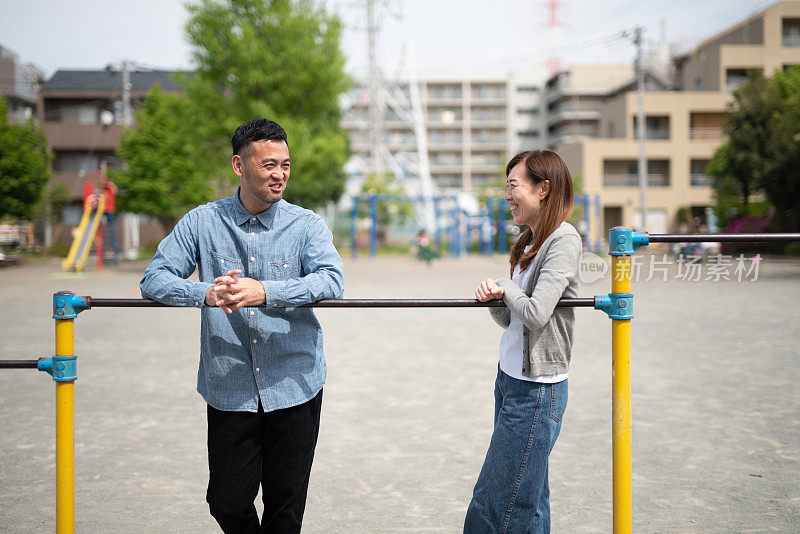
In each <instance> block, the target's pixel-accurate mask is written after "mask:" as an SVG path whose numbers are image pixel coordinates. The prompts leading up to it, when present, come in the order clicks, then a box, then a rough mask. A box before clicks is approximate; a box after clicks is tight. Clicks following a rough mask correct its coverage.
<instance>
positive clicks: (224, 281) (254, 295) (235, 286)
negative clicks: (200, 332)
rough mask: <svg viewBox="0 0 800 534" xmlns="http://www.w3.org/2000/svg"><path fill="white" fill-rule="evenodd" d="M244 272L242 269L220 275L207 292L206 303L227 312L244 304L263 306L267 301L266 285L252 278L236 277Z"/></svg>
mask: <svg viewBox="0 0 800 534" xmlns="http://www.w3.org/2000/svg"><path fill="white" fill-rule="evenodd" d="M237 274H242V271H241V269H233V270H231V271H228V274H227V275H225V276H218V277H217V278H215V279H214V284H215V285H213V286H211V287H210V288H209V289H208V292H207V293H206V304H207V305H208V306H218V307H220V308H222V309H223V310H225V312H226V313H233V310H238V309H239V308H242V307H244V306H261V305H263V304H264V302H266V299H267V295H266V294H265V293H264V286H263V285H262V284H261V282H259V281H258V280H253V279H252V278H235V276H236V275H237Z"/></svg>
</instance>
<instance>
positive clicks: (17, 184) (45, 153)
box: [0, 97, 52, 221]
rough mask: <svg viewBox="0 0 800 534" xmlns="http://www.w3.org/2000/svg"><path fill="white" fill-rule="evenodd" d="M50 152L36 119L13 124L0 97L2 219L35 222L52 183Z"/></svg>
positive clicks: (0, 208) (0, 191)
mask: <svg viewBox="0 0 800 534" xmlns="http://www.w3.org/2000/svg"><path fill="white" fill-rule="evenodd" d="M51 157H52V156H51V154H50V150H49V148H48V143H47V139H46V138H45V136H44V132H43V131H42V129H41V128H40V127H39V125H38V124H37V123H36V121H34V120H33V119H28V120H27V121H26V122H22V123H13V122H9V120H8V106H7V105H6V101H5V99H4V98H2V97H0V218H2V217H12V218H15V219H23V220H28V221H29V220H31V219H33V217H34V215H35V213H36V208H37V205H38V203H39V200H40V198H41V196H42V192H43V191H44V188H45V185H47V182H48V181H50V174H51V173H50V159H51Z"/></svg>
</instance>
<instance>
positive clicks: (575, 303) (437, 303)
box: [85, 297, 594, 308]
mask: <svg viewBox="0 0 800 534" xmlns="http://www.w3.org/2000/svg"><path fill="white" fill-rule="evenodd" d="M85 298H86V301H87V303H88V304H89V308H173V307H177V306H169V305H168V304H161V303H160V302H156V301H154V300H149V299H104V298H94V297H85ZM504 306H505V303H504V302H503V301H502V300H491V301H489V302H480V301H477V300H475V299H327V300H320V301H317V302H312V303H311V304H304V305H302V306H299V307H300V308H502V307H504ZM557 306H558V307H568V308H580V307H585V308H592V307H594V297H590V298H575V299H561V300H559V301H558V304H557ZM253 307H260V306H253Z"/></svg>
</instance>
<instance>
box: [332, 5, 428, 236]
mask: <svg viewBox="0 0 800 534" xmlns="http://www.w3.org/2000/svg"><path fill="white" fill-rule="evenodd" d="M398 3H400V4H401V5H399V6H398V5H397V4H398ZM363 8H364V10H365V11H366V20H367V27H366V32H367V59H368V69H367V72H368V79H367V84H366V88H367V91H368V95H369V111H368V119H369V124H368V134H369V135H368V138H369V158H368V160H369V161H368V165H367V166H366V170H367V173H368V174H375V175H377V176H383V175H385V174H387V173H390V174H391V175H392V176H394V178H395V181H396V182H397V184H398V185H399V186H400V187H402V188H403V190H404V192H405V193H406V194H407V195H409V196H414V197H421V198H422V199H423V200H424V202H423V203H422V205H421V209H418V210H417V211H418V215H419V217H420V218H421V220H422V222H423V226H424V227H425V228H426V230H428V231H430V232H432V231H434V230H435V226H436V220H435V215H434V206H433V193H434V191H433V183H432V180H431V173H430V164H429V161H428V137H427V129H426V128H425V119H424V116H423V113H422V104H421V100H420V94H419V79H418V78H417V73H416V61H415V56H414V39H413V35H412V33H411V27H410V22H409V20H410V13H409V0H400V2H395V1H392V0H363ZM388 23H394V24H396V25H397V26H398V28H396V29H397V30H399V31H396V32H393V37H395V38H397V36H398V35H399V38H400V41H401V42H400V46H399V47H397V48H398V49H399V50H400V57H399V58H398V59H397V63H396V65H395V68H394V73H393V74H392V75H391V77H387V75H386V74H385V72H384V69H383V68H382V61H381V58H382V55H381V41H382V39H381V37H382V35H383V31H384V28H385V26H386V25H387V24H388ZM345 106H347V103H345ZM345 111H346V110H345ZM387 115H389V116H390V117H391V120H392V123H393V124H392V130H394V131H401V132H403V134H402V135H401V136H400V139H399V141H398V140H397V139H392V140H391V143H389V144H387V139H386V132H387V127H386V126H387V125H386V117H387Z"/></svg>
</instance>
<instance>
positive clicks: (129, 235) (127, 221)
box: [107, 59, 139, 260]
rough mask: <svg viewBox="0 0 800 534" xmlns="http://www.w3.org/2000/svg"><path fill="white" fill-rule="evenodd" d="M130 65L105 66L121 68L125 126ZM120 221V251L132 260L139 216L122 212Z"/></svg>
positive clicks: (127, 125)
mask: <svg viewBox="0 0 800 534" xmlns="http://www.w3.org/2000/svg"><path fill="white" fill-rule="evenodd" d="M131 67H132V62H131V61H130V60H127V59H123V60H122V61H121V62H120V64H119V66H116V65H114V66H111V65H110V66H109V67H107V68H108V69H109V70H110V71H112V72H113V71H114V70H116V69H120V70H122V125H123V127H125V128H130V127H131V126H133V109H132V107H131V88H132V87H133V86H132V85H131ZM121 222H122V225H121V226H122V253H123V256H124V257H125V258H126V259H129V260H133V259H136V257H137V256H138V255H139V217H138V215H136V214H135V213H123V214H122V217H121Z"/></svg>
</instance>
